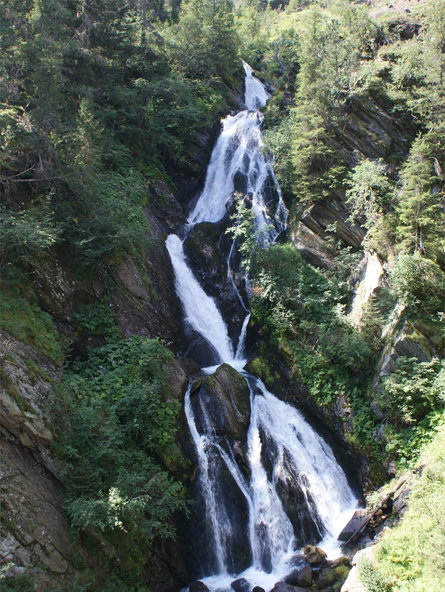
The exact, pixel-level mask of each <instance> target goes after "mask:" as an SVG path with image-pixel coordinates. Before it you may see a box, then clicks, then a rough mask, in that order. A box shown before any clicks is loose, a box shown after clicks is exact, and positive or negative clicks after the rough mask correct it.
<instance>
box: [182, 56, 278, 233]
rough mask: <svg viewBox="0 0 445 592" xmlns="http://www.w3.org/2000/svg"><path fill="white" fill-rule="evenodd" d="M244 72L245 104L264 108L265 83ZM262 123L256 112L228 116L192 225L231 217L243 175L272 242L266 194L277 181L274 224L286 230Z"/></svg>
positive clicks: (259, 222) (258, 218)
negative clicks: (270, 183) (229, 207)
mask: <svg viewBox="0 0 445 592" xmlns="http://www.w3.org/2000/svg"><path fill="white" fill-rule="evenodd" d="M244 68H245V70H246V73H247V76H246V98H245V103H246V105H247V107H248V109H257V108H260V107H262V106H263V105H265V104H266V101H267V98H268V97H269V95H268V94H267V93H266V91H265V89H264V86H263V85H262V84H261V82H260V81H259V80H258V79H256V78H254V77H253V76H252V69H251V68H250V66H248V65H247V64H244ZM248 72H249V73H248ZM262 122H263V114H262V113H260V112H259V111H255V110H250V111H249V110H248V111H241V112H240V113H238V114H237V115H235V116H232V115H228V116H227V117H226V118H225V119H224V120H223V121H222V131H221V134H220V136H219V138H218V140H217V142H216V145H215V148H214V149H213V152H212V156H211V158H210V164H209V166H208V169H207V176H206V181H205V185H204V189H203V192H202V193H201V195H200V196H199V199H198V201H197V203H196V205H195V208H194V210H193V212H192V213H191V214H190V216H189V219H188V222H189V224H191V225H193V224H198V223H199V222H204V221H205V222H218V221H219V220H221V219H222V218H223V217H224V216H225V215H226V213H227V210H226V206H227V205H228V201H229V198H230V197H231V196H232V194H233V192H234V191H235V182H234V178H235V175H236V174H237V173H241V174H243V175H244V176H245V178H246V184H247V188H246V191H245V192H246V193H247V194H250V195H251V197H252V211H253V213H254V215H255V220H256V226H257V231H258V232H259V233H265V234H267V235H269V239H270V240H274V238H275V237H276V236H277V230H276V229H275V228H274V225H273V220H272V219H271V218H270V216H269V214H268V212H267V203H266V198H265V190H266V183H267V181H268V179H271V180H272V181H273V183H274V184H275V190H276V192H277V194H278V204H277V208H276V211H275V214H274V221H275V223H276V224H277V225H278V227H279V228H278V231H280V230H282V228H283V226H284V225H285V220H286V216H287V210H286V208H285V206H284V204H283V200H282V197H281V193H280V189H279V187H278V184H277V183H276V181H275V176H274V173H273V169H272V166H271V163H270V159H269V158H268V157H267V155H266V154H265V153H264V151H263V146H264V143H263V138H262V134H261V124H262Z"/></svg>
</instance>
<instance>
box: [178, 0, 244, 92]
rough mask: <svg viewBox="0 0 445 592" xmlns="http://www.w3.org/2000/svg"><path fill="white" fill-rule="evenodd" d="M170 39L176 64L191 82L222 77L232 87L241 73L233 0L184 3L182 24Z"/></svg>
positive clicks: (193, 0)
mask: <svg viewBox="0 0 445 592" xmlns="http://www.w3.org/2000/svg"><path fill="white" fill-rule="evenodd" d="M167 39H168V40H169V41H170V52H171V55H172V57H173V59H174V61H175V62H176V63H177V64H178V66H179V68H180V69H181V71H182V72H183V73H184V74H185V76H186V77H188V78H194V79H198V80H199V79H202V80H210V79H212V78H214V77H220V78H222V79H223V80H225V81H227V82H229V83H233V82H234V76H235V75H236V74H237V73H239V72H240V70H239V66H240V63H239V58H238V45H239V41H238V38H237V33H236V30H235V25H234V17H233V4H232V2H231V0H216V1H209V0H188V1H186V2H184V3H183V4H182V6H181V14H180V19H179V23H178V24H177V25H174V26H173V27H171V29H170V31H169V35H168V36H167Z"/></svg>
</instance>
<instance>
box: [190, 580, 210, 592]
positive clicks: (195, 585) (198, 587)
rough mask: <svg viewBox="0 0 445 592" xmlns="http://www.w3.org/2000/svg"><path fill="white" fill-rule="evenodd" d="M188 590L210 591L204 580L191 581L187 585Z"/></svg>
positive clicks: (197, 591) (193, 591)
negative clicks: (191, 582)
mask: <svg viewBox="0 0 445 592" xmlns="http://www.w3.org/2000/svg"><path fill="white" fill-rule="evenodd" d="M189 592H210V590H209V588H208V587H207V586H206V585H205V584H204V582H193V584H190V586H189Z"/></svg>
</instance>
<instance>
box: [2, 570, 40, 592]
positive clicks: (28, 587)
mask: <svg viewBox="0 0 445 592" xmlns="http://www.w3.org/2000/svg"><path fill="white" fill-rule="evenodd" d="M11 566H12V564H10V565H9V567H11ZM6 567H8V565H7V566H6ZM0 582H1V588H2V592H33V591H34V589H35V588H34V582H33V581H32V578H31V577H30V576H29V575H27V574H24V575H19V576H13V577H12V578H4V576H3V574H1V573H0Z"/></svg>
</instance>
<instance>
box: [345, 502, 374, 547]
mask: <svg viewBox="0 0 445 592" xmlns="http://www.w3.org/2000/svg"><path fill="white" fill-rule="evenodd" d="M368 514H369V510H366V509H365V510H356V511H355V512H354V514H353V515H352V518H351V519H350V520H349V522H348V523H347V524H346V526H345V527H344V528H343V530H342V531H341V533H340V534H339V535H338V540H339V541H347V540H349V539H350V538H351V537H352V535H354V534H355V533H356V532H357V531H358V530H360V528H361V527H362V526H363V525H364V523H365V522H366V519H367V516H368Z"/></svg>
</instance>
